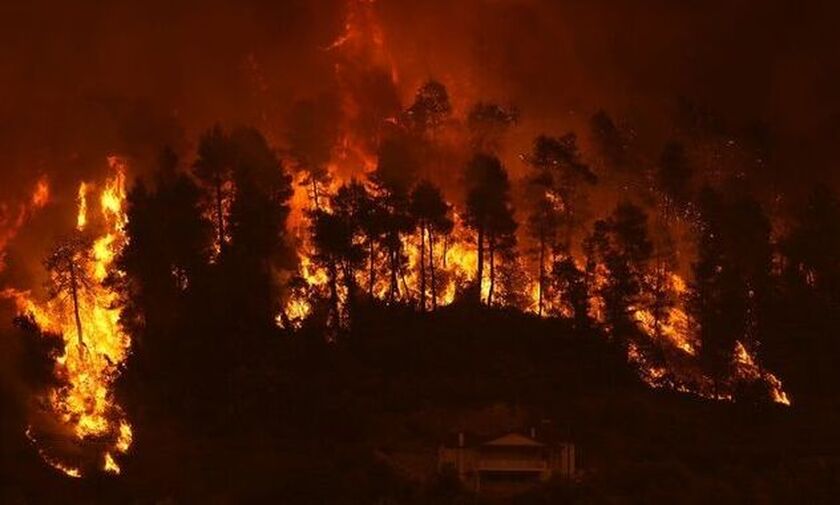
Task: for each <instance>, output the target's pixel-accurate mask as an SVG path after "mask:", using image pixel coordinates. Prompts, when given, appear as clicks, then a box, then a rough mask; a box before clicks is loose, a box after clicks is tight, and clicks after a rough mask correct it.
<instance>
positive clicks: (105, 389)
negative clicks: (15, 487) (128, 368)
mask: <svg viewBox="0 0 840 505" xmlns="http://www.w3.org/2000/svg"><path fill="white" fill-rule="evenodd" d="M108 166H109V168H110V170H111V173H112V175H111V177H109V178H108V179H107V180H106V181H105V184H104V185H103V187H102V190H101V192H100V199H99V215H98V216H96V217H97V221H96V224H97V225H99V224H100V223H101V231H98V229H99V228H100V226H97V230H91V229H90V228H92V224H93V221H92V220H91V219H89V218H91V217H92V216H90V215H89V213H90V212H91V210H92V209H90V208H89V207H88V197H89V195H90V194H91V193H92V185H90V184H88V183H84V182H83V183H81V184H80V185H79V190H78V205H79V208H78V213H77V219H76V226H77V229H78V231H80V232H85V233H89V232H93V233H94V234H95V238H94V240H93V245H92V251H91V253H92V258H93V261H92V262H91V264H90V265H89V266H88V268H89V271H88V272H87V274H88V275H89V276H90V278H91V279H93V280H94V282H93V285H92V286H90V287H89V288H87V289H85V290H83V291H80V297H79V311H80V314H79V315H80V319H81V324H82V327H83V328H84V345H78V343H77V342H78V341H77V331H76V326H75V321H74V315H73V314H74V313H73V307H72V304H71V303H70V302H69V301H68V300H66V299H62V298H60V297H57V298H53V299H51V300H48V301H43V302H42V301H37V300H35V299H34V298H33V297H32V296H31V295H30V293H29V292H22V291H14V290H7V291H6V292H4V295H5V296H7V297H12V298H13V299H14V300H15V302H16V305H17V308H18V311H19V312H20V313H23V314H31V315H32V316H33V317H34V319H35V321H36V322H37V323H38V325H39V326H40V327H41V328H42V329H43V330H45V331H49V332H52V333H55V334H59V335H61V336H62V338H63V340H64V351H63V354H62V355H61V356H59V357H58V358H57V360H56V363H55V370H56V374H58V375H60V376H61V377H63V378H64V379H65V380H66V384H63V385H61V386H59V387H56V388H54V389H52V390H51V391H49V393H48V396H49V398H48V405H49V410H50V411H51V413H52V414H53V415H54V416H55V417H56V418H57V419H58V420H59V421H61V423H63V424H64V425H65V426H67V427H68V428H69V429H70V431H71V432H72V434H73V435H74V437H75V439H76V440H77V441H78V442H80V443H84V442H95V443H97V444H104V445H105V446H106V447H107V449H106V450H105V451H104V454H103V469H105V470H106V471H109V472H112V473H119V466H118V465H117V462H116V461H115V459H114V455H113V453H115V452H116V453H125V452H127V451H128V449H129V447H130V446H131V442H132V431H131V426H130V424H129V423H128V421H127V420H126V419H125V415H124V413H123V411H122V409H121V408H120V406H119V405H117V404H116V403H115V402H114V399H113V392H112V386H113V384H114V381H115V380H116V378H117V376H118V374H119V370H120V365H121V363H123V361H124V360H125V358H126V357H127V355H128V351H129V347H130V340H129V338H128V335H126V334H125V333H124V332H123V331H122V329H121V328H120V325H119V317H120V308H119V306H118V297H117V293H116V292H114V291H113V290H112V289H110V288H109V287H107V286H106V285H105V283H104V281H105V280H106V278H107V277H108V275H109V274H111V273H113V270H114V268H113V267H114V265H113V263H114V259H115V257H116V256H117V255H118V254H119V252H120V250H121V249H122V247H123V246H124V244H125V241H126V238H125V233H124V227H125V224H126V214H125V197H126V176H125V172H126V169H127V167H126V164H125V162H124V160H122V159H121V158H118V157H115V156H112V157H109V158H108ZM38 194H39V195H42V194H43V191H42V190H41V191H39V192H38ZM41 198H42V197H41V196H38V199H39V201H40V200H41ZM33 201H34V197H33ZM116 274H117V275H119V273H118V272H117V273H116ZM30 438H31V439H32V440H33V441H34V440H35V438H34V437H32V436H30ZM39 452H41V454H42V456H43V457H44V460H45V461H46V462H47V463H49V464H50V465H52V466H53V467H55V468H56V469H58V470H60V471H62V472H64V473H65V474H67V475H69V476H79V475H81V470H79V469H78V468H75V467H72V466H69V465H67V464H66V463H63V462H61V461H60V460H59V459H58V458H57V457H55V456H47V455H46V453H45V452H44V451H42V450H39Z"/></svg>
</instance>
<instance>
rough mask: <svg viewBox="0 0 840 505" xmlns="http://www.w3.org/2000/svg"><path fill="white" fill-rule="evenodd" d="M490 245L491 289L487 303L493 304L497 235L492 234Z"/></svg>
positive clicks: (488, 292)
mask: <svg viewBox="0 0 840 505" xmlns="http://www.w3.org/2000/svg"><path fill="white" fill-rule="evenodd" d="M489 238H490V240H489V241H488V242H489V246H488V247H490V289H488V291H487V305H488V306H491V305H493V288H494V287H495V285H496V261H495V256H496V237H494V236H493V235H490V237H489Z"/></svg>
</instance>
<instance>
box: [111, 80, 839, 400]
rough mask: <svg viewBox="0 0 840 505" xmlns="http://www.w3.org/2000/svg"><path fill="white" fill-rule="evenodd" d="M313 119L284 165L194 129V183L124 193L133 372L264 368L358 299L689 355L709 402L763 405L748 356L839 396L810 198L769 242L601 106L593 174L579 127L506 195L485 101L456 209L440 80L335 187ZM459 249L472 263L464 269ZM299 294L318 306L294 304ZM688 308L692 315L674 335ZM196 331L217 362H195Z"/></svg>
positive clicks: (151, 184)
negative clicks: (634, 139)
mask: <svg viewBox="0 0 840 505" xmlns="http://www.w3.org/2000/svg"><path fill="white" fill-rule="evenodd" d="M312 107H313V104H312V103H308V105H307V104H306V103H304V104H302V105H300V108H301V111H300V112H299V115H298V116H297V118H298V120H297V122H295V121H293V122H292V127H291V130H290V133H289V138H288V145H289V149H288V151H287V152H286V153H285V154H287V155H288V164H287V166H284V164H283V163H281V161H280V158H279V157H278V153H277V152H276V151H275V150H273V149H272V148H271V147H270V146H269V145H268V143H267V141H266V140H265V138H264V137H263V136H262V135H261V134H260V133H259V132H257V131H256V130H253V129H249V128H239V129H234V130H232V131H226V130H224V129H222V128H221V127H218V126H217V127H214V128H212V129H211V130H209V131H208V132H206V133H205V134H204V135H203V136H202V137H201V139H200V142H199V146H198V152H197V156H196V159H195V161H194V162H193V163H192V165H191V169H190V170H188V171H183V170H179V169H178V162H177V160H176V158H175V155H174V154H173V153H172V152H171V151H164V153H163V154H162V156H161V161H160V167H159V170H158V171H157V174H156V175H155V176H154V178H153V180H148V181H144V180H140V181H138V182H137V184H136V185H135V186H134V188H133V189H132V191H131V193H130V196H129V211H128V212H129V216H128V223H129V224H128V228H127V230H126V231H127V233H128V239H129V240H128V245H127V247H126V248H125V250H124V251H123V254H122V256H121V258H120V259H119V269H120V270H121V271H122V272H124V273H125V276H124V277H123V278H122V280H121V289H122V292H123V293H124V303H125V309H124V311H123V319H124V321H123V324H124V325H125V326H126V328H128V329H129V331H130V333H131V334H132V335H133V336H134V338H135V342H136V344H135V346H136V349H135V356H136V357H135V358H134V361H135V362H136V361H138V360H143V361H145V362H146V363H147V364H146V366H145V367H142V366H141V367H139V368H138V370H147V371H148V370H154V373H156V374H166V373H168V372H167V370H179V369H180V368H182V367H183V366H186V365H187V363H194V362H195V361H196V360H201V361H206V366H207V370H208V373H207V374H205V375H207V376H210V375H212V373H213V371H214V370H224V369H229V368H230V363H232V362H239V363H246V362H249V360H252V359H259V357H261V356H264V353H263V352H262V349H263V346H264V345H265V343H266V342H267V341H268V340H269V339H271V338H273V337H274V336H275V335H276V334H277V333H278V332H284V331H285V332H289V331H294V329H295V328H300V327H301V326H302V325H305V326H307V327H308V328H312V327H313V326H315V327H319V328H322V330H323V335H324V338H325V339H327V340H336V339H340V338H341V333H342V332H346V331H347V329H348V327H349V326H350V325H352V324H353V320H354V314H353V313H354V310H356V309H357V308H358V307H359V306H362V305H369V304H373V305H377V304H385V305H405V306H409V307H413V308H414V309H416V310H418V311H421V312H422V311H430V310H435V309H437V308H438V307H439V306H441V305H443V304H444V303H449V302H451V301H452V299H453V298H454V299H455V300H460V301H462V302H463V303H468V304H483V305H487V306H500V307H505V306H506V307H513V308H517V309H520V310H528V311H530V312H533V313H535V314H537V315H540V316H551V317H559V318H564V319H568V320H569V321H571V322H572V323H573V326H574V327H575V328H576V329H578V330H584V331H585V330H586V329H589V328H592V329H595V328H597V329H599V330H604V331H605V332H606V334H607V335H608V336H609V338H610V339H611V340H613V341H614V342H615V343H616V344H617V345H620V346H621V347H623V348H624V349H625V350H627V351H630V352H633V353H636V354H637V355H640V356H642V361H643V363H645V366H649V367H652V368H657V369H662V370H665V371H666V372H665V376H663V377H660V380H661V381H663V382H667V381H675V380H676V379H674V378H673V377H671V376H670V375H669V374H670V371H673V369H674V368H675V365H674V363H675V361H674V360H675V359H676V360H681V362H684V361H685V360H687V359H689V360H691V361H692V363H693V365H692V366H696V367H699V369H700V370H701V371H702V374H703V377H704V380H709V381H711V388H712V390H711V391H712V392H713V393H714V394H717V395H720V394H736V395H738V394H740V395H746V396H749V397H751V398H762V397H764V398H766V397H769V393H768V392H767V391H764V390H761V389H762V388H763V387H767V386H766V385H765V386H760V385H758V386H757V385H756V381H754V380H749V381H746V382H745V381H742V380H741V379H743V377H738V373H737V367H738V360H737V358H738V357H737V356H736V348H737V347H738V346H739V345H740V346H741V347H742V348H743V349H744V350H746V351H747V352H748V353H749V355H750V357H751V358H753V359H754V360H755V361H756V362H757V363H759V365H757V366H758V367H759V368H761V367H764V366H766V367H768V368H769V369H772V370H773V371H777V372H779V376H780V377H781V378H783V379H785V380H786V381H789V383H790V384H791V386H792V388H791V389H792V391H793V392H794V397H799V396H800V394H804V395H810V394H813V395H820V394H823V393H825V392H826V391H827V390H828V389H830V387H832V386H833V384H834V383H835V382H836V380H837V374H836V372H834V371H833V367H832V366H831V365H830V364H831V361H832V359H833V357H834V356H836V355H837V352H838V348H837V343H836V339H835V338H833V337H832V335H833V334H834V330H835V329H836V328H837V327H838V325H840V321H837V319H836V317H835V316H834V314H835V313H836V311H835V310H834V308H835V307H836V305H837V303H838V300H840V284H838V279H840V263H838V261H837V260H836V258H837V257H838V254H837V253H838V249H840V233H838V232H840V230H838V229H837V227H838V226H840V225H838V224H837V223H838V222H840V204H838V200H837V198H836V197H835V195H833V194H832V193H831V192H829V191H827V190H818V191H816V192H815V193H814V194H813V195H812V197H811V198H810V200H809V201H808V202H807V203H806V204H805V205H803V206H802V207H801V208H799V209H798V210H797V211H796V212H794V213H793V214H792V215H791V216H790V220H789V221H790V226H789V227H788V228H787V229H786V232H785V233H784V234H781V235H780V234H773V233H771V222H770V219H769V218H768V216H767V215H766V213H765V212H764V209H763V208H762V205H761V204H760V203H759V202H758V201H757V200H756V198H755V197H754V196H753V195H752V194H751V192H750V191H749V190H748V189H747V184H746V182H745V181H744V180H742V179H735V180H733V184H730V185H729V186H728V187H727V189H725V190H722V189H715V188H714V187H713V186H711V185H703V184H702V182H703V177H702V175H703V174H698V173H697V172H696V170H695V168H694V167H693V164H692V160H691V158H690V156H689V154H688V152H687V149H686V148H685V147H683V145H682V144H680V143H676V142H671V143H668V144H667V145H665V146H664V148H663V150H662V154H661V157H660V158H659V160H658V162H657V164H656V167H655V168H654V169H653V170H648V171H641V170H636V171H634V170H633V169H632V167H630V165H631V164H632V163H633V160H632V156H631V155H630V154H629V149H628V148H627V145H628V144H627V140H626V138H625V137H624V133H623V132H622V131H621V129H620V128H619V127H618V126H617V125H616V124H615V123H614V122H613V121H612V119H610V118H609V116H607V115H606V114H604V113H603V112H601V113H599V114H597V115H596V116H595V117H593V119H592V125H591V126H592V129H591V130H592V131H591V132H590V136H591V137H592V138H593V139H594V145H595V148H596V152H595V153H593V154H592V155H591V157H592V158H596V157H597V158H598V159H599V160H601V162H600V163H599V166H600V168H601V173H600V174H597V175H596V173H595V171H594V170H593V168H592V167H591V165H590V164H588V163H587V162H586V161H585V156H583V155H582V154H581V152H580V149H579V147H578V141H577V137H576V136H575V135H574V134H571V133H570V134H566V135H563V136H550V135H540V136H538V137H537V138H535V139H534V141H533V145H532V149H531V151H530V152H528V153H525V154H523V155H522V157H521V158H522V160H523V161H524V162H525V164H526V166H527V174H526V175H525V176H524V177H522V178H519V179H517V180H515V181H512V180H511V179H510V177H509V175H508V170H507V169H506V167H505V166H504V164H503V162H502V161H501V159H500V155H499V151H500V146H502V145H503V143H504V139H505V135H506V132H507V131H508V130H509V129H510V128H512V127H514V126H515V124H516V122H517V120H518V113H517V111H516V110H515V109H514V108H510V107H503V106H500V105H497V104H492V103H485V102H482V103H478V104H476V105H475V106H474V107H473V108H472V109H471V110H470V112H469V114H468V117H467V118H466V120H465V121H464V124H465V125H466V128H467V131H468V135H469V136H468V144H469V146H468V150H469V152H470V153H471V154H469V155H468V156H467V157H466V160H467V161H466V162H465V164H464V166H461V167H457V166H449V167H445V169H446V170H447V171H457V172H458V173H459V176H458V180H459V185H460V188H461V193H460V194H459V195H458V196H457V199H458V201H457V202H456V203H453V202H452V201H450V200H449V199H448V198H447V194H452V191H451V190H447V191H444V190H443V189H442V188H441V185H440V184H438V183H436V182H435V181H436V180H438V181H440V180H442V179H441V177H440V174H439V173H437V172H436V170H439V169H440V166H439V164H440V160H439V159H437V160H436V159H435V145H436V144H437V143H439V142H440V137H441V136H442V135H444V133H445V130H446V128H447V125H448V124H450V123H451V122H452V121H453V119H452V117H451V115H452V107H451V105H450V103H449V98H448V95H447V91H446V88H445V87H444V86H443V85H441V84H439V83H437V82H434V81H432V82H429V83H427V84H426V85H424V86H423V87H422V88H421V89H420V90H419V91H418V93H417V96H416V99H415V102H414V103H413V104H412V105H411V106H409V107H407V108H406V109H405V110H404V111H403V112H402V113H400V114H399V115H398V116H397V117H396V118H392V119H391V120H389V121H387V122H385V123H384V125H383V128H382V131H381V139H380V142H379V147H378V152H377V156H376V167H375V169H374V170H373V171H371V172H370V173H368V174H366V175H365V176H364V178H363V179H353V180H350V181H347V182H344V183H342V184H337V182H335V181H333V180H332V174H331V172H330V170H329V161H330V156H329V153H330V149H331V148H332V146H331V145H330V143H329V139H330V138H331V137H330V136H329V135H327V134H325V133H324V130H323V128H324V127H323V125H320V124H319V123H318V121H317V118H318V117H319V116H318V114H317V113H314V112H312ZM307 111H309V112H310V113H312V114H310V115H307ZM307 118H308V119H307ZM611 172H612V173H611ZM615 174H620V177H622V178H623V179H624V180H625V181H626V180H634V179H635V180H636V183H635V184H633V185H631V188H633V191H632V192H630V193H627V192H625V193H624V196H625V197H628V198H622V201H621V202H620V203H619V204H618V205H617V206H616V207H615V208H614V210H612V211H611V212H609V213H607V215H606V216H602V217H600V218H598V214H600V212H598V211H597V209H594V208H593V207H594V206H593V205H592V203H591V201H590V198H591V196H592V195H593V194H594V191H596V189H597V188H598V186H599V184H602V183H603V181H604V179H610V178H613V179H614V178H615V177H616V176H615ZM293 176H297V178H298V179H297V180H298V181H300V182H301V184H303V185H304V186H305V187H306V188H307V190H308V193H309V209H308V210H307V212H306V220H307V222H308V234H307V236H305V237H303V238H302V237H299V236H292V235H290V233H289V232H288V226H287V222H286V221H287V217H288V215H289V201H290V198H291V195H292V194H293V189H294V188H293V183H292V180H293ZM449 179H450V180H451V176H450V177H449ZM677 226H683V227H688V228H689V229H690V230H691V231H692V233H693V235H694V237H695V239H694V242H693V243H691V244H689V246H690V247H692V248H695V249H696V259H695V260H694V261H693V262H692V266H691V270H692V272H691V273H692V276H691V277H690V280H689V282H688V285H687V286H682V285H680V283H679V282H677V281H675V279H674V273H675V272H676V271H677V268H678V265H677V255H678V254H679V252H680V251H679V249H680V247H681V246H682V244H678V243H677V242H676V239H675V238H674V237H673V236H672V233H671V230H672V229H673V228H675V227H677ZM456 246H457V247H460V249H459V251H458V252H456V253H453V252H452V249H453V248H454V247H456ZM464 249H469V250H471V254H473V255H474V258H475V263H474V268H470V269H465V268H464V267H463V263H458V262H457V261H456V260H458V258H456V257H455V256H457V255H459V254H460V255H461V256H463V254H464V253H463V251H464ZM298 250H300V252H301V253H302V254H303V255H305V256H306V258H305V259H304V261H306V262H307V263H308V264H307V265H306V266H307V268H306V270H307V272H305V275H301V271H302V269H301V265H300V264H299V258H298V255H297V254H296V253H297V252H298ZM468 275H469V276H471V277H468ZM319 276H320V277H319ZM318 278H320V279H321V281H317V280H313V279H318ZM445 292H446V293H447V294H446V295H444V293H445ZM453 292H454V293H455V294H454V295H453V294H452V293H453ZM445 297H446V300H445V301H444V298H445ZM295 301H296V302H298V303H303V304H305V305H306V310H305V311H300V312H299V313H297V314H294V313H293V312H294V311H290V310H289V306H290V304H291V303H292V302H295ZM678 308H679V309H682V310H683V311H684V312H682V313H683V314H684V316H685V317H684V321H682V324H683V326H681V327H680V328H679V329H678V330H674V326H675V324H676V323H675V321H673V320H672V319H673V317H674V310H675V309H678ZM641 313H643V314H645V316H646V318H647V325H644V324H641V322H640V316H639V315H640V314H641ZM296 316H297V317H299V318H300V319H299V320H293V319H294V318H295V317H296ZM279 327H280V328H284V329H282V330H281V329H280V328H279ZM668 331H670V332H671V333H674V332H679V335H677V336H676V337H674V335H671V336H670V337H668V336H667V335H665V334H666V332H668ZM195 338H200V339H201V340H202V345H206V346H207V347H212V348H213V349H214V352H213V353H211V354H212V355H213V356H215V357H212V356H211V357H207V359H204V358H199V356H201V354H200V353H197V352H196V348H195V342H193V341H192V340H193V339H195ZM675 338H678V339H679V341H675ZM681 345H682V346H684V347H685V346H690V348H691V350H692V351H693V354H691V353H689V354H686V349H685V348H683V349H682V351H680V349H679V346H681ZM181 346H186V347H189V348H186V347H184V348H181ZM694 354H696V356H695V355H694ZM675 356H676V358H675ZM231 360H233V361H231ZM237 360H239V361H237ZM130 368H131V367H129V369H130ZM138 373H141V372H139V371H138ZM148 373H151V372H148ZM761 373H763V372H761V370H759V374H761ZM228 379H229V378H228ZM228 379H225V380H228ZM749 379H755V377H750V378H749ZM196 380H197V381H203V380H204V377H202V378H196ZM758 382H760V381H758ZM786 383H787V382H786ZM168 387H169V386H167V388H168ZM190 387H198V386H197V385H196V384H193V385H191V386H190ZM225 387H233V386H225ZM756 388H758V389H759V391H756Z"/></svg>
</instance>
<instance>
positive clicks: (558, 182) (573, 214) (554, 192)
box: [525, 133, 598, 251]
mask: <svg viewBox="0 0 840 505" xmlns="http://www.w3.org/2000/svg"><path fill="white" fill-rule="evenodd" d="M525 161H526V162H528V164H530V165H531V167H533V170H534V176H533V183H534V184H535V185H536V186H541V187H542V188H544V189H545V194H544V195H543V196H542V198H549V199H551V200H555V201H556V202H558V203H553V204H554V205H555V206H557V207H559V208H561V209H562V212H561V214H560V219H561V225H562V227H563V228H564V232H565V233H564V236H563V239H562V243H561V244H560V246H561V248H562V249H563V250H565V251H568V250H569V247H570V245H571V239H572V234H573V233H574V230H575V228H576V227H577V226H578V225H579V224H580V223H581V222H582V220H583V215H584V207H585V194H584V193H583V192H582V191H581V190H580V187H581V185H583V184H587V185H592V184H595V183H596V182H597V181H598V178H597V177H596V176H595V174H594V173H593V172H592V171H591V170H590V169H589V167H588V166H587V165H586V164H585V163H583V161H582V160H581V157H580V152H579V150H578V147H577V137H576V136H575V135H574V134H573V133H569V134H566V135H564V136H562V137H559V138H558V137H549V136H546V135H540V136H538V137H537V138H536V139H534V144H533V147H532V150H531V152H530V153H528V154H527V155H526V156H525Z"/></svg>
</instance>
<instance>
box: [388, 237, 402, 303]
mask: <svg viewBox="0 0 840 505" xmlns="http://www.w3.org/2000/svg"><path fill="white" fill-rule="evenodd" d="M388 254H389V255H390V256H391V287H390V290H389V292H388V301H389V303H390V302H393V301H394V297H395V296H396V295H397V293H399V289H400V287H399V285H398V284H397V251H396V250H395V249H394V248H393V247H391V248H390V251H389V253H388Z"/></svg>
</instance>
